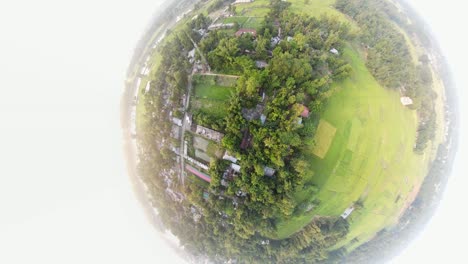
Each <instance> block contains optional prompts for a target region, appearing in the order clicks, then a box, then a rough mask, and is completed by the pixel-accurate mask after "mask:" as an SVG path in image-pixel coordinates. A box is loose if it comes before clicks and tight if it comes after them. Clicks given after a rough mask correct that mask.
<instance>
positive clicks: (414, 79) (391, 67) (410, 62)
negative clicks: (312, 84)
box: [336, 0, 436, 154]
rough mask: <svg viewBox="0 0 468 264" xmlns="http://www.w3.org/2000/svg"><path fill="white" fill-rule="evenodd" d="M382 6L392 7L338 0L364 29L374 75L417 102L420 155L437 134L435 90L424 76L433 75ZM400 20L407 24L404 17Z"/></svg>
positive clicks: (363, 38)
mask: <svg viewBox="0 0 468 264" xmlns="http://www.w3.org/2000/svg"><path fill="white" fill-rule="evenodd" d="M379 6H383V7H384V8H385V9H384V10H386V12H387V13H386V14H389V12H390V11H389V10H392V8H391V6H390V5H388V3H387V2H386V1H383V0H376V1H375V3H374V2H372V3H371V2H370V1H369V0H357V1H350V0H337V1H336V8H337V9H338V10H340V11H342V12H343V13H345V14H347V15H349V16H350V17H352V18H353V19H354V20H356V22H357V23H358V24H359V25H360V26H361V27H362V28H364V29H365V30H364V31H363V33H362V34H361V36H360V39H361V41H362V42H363V43H365V45H366V46H367V48H366V52H367V61H366V66H367V67H368V68H369V70H370V72H371V73H372V75H373V76H374V77H375V78H376V79H377V80H378V81H379V82H380V83H381V84H382V85H383V86H385V87H388V88H391V89H400V91H401V92H402V93H403V94H405V95H407V96H409V97H411V98H413V100H414V101H415V105H414V108H416V109H418V110H419V111H418V113H419V119H420V120H419V127H418V137H417V140H416V144H415V147H414V150H415V151H416V152H417V153H420V154H421V153H422V152H423V150H424V149H425V148H426V146H427V143H428V141H430V140H432V139H433V138H434V135H435V134H434V131H435V126H436V124H435V120H436V118H435V110H434V102H433V92H432V90H431V89H427V88H426V87H428V86H429V87H430V86H431V85H432V79H430V78H426V77H425V76H428V75H430V74H428V72H429V70H428V66H427V64H423V65H421V66H419V67H417V66H416V65H415V64H414V54H412V53H411V50H410V49H411V48H412V46H408V45H407V42H408V39H407V38H405V37H406V36H405V35H404V34H402V33H401V31H400V29H398V28H397V27H395V26H394V25H393V23H391V22H390V21H389V20H388V18H386V15H385V12H384V11H381V10H382V9H383V8H381V9H379ZM393 9H395V7H393ZM395 12H397V11H394V13H395ZM398 23H399V24H405V23H404V22H402V21H401V20H398ZM406 23H407V22H406ZM412 55H413V56H412Z"/></svg>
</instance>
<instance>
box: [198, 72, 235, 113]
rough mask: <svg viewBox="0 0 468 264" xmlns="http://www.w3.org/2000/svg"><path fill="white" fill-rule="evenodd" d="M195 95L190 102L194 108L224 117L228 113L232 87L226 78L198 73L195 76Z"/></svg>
mask: <svg viewBox="0 0 468 264" xmlns="http://www.w3.org/2000/svg"><path fill="white" fill-rule="evenodd" d="M194 79H195V80H196V81H195V82H194V96H193V97H192V100H191V102H190V107H191V109H192V110H198V111H200V112H202V113H204V114H206V115H209V116H213V117H216V118H224V117H225V116H226V114H227V108H228V103H229V97H230V96H231V89H232V87H228V86H224V85H226V84H228V83H229V81H228V80H226V78H219V80H218V78H217V77H216V76H203V75H197V76H195V77H194ZM231 79H232V78H231Z"/></svg>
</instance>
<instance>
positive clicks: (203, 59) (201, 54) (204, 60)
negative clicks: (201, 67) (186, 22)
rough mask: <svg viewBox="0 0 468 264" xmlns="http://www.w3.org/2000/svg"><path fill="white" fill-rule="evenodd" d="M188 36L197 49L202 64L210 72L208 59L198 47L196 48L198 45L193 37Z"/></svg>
mask: <svg viewBox="0 0 468 264" xmlns="http://www.w3.org/2000/svg"><path fill="white" fill-rule="evenodd" d="M187 36H188V38H189V39H190V41H192V43H193V46H194V47H195V49H196V50H197V52H198V54H200V57H201V58H202V62H203V64H205V65H206V66H207V68H208V72H211V68H210V65H209V64H208V61H207V60H206V58H205V55H203V53H202V52H201V51H200V49H199V48H198V45H197V43H196V42H195V41H193V39H192V38H191V37H190V35H188V34H187Z"/></svg>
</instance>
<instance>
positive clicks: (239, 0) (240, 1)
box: [232, 0, 254, 5]
mask: <svg viewBox="0 0 468 264" xmlns="http://www.w3.org/2000/svg"><path fill="white" fill-rule="evenodd" d="M253 1H254V0H236V1H235V2H234V3H232V4H234V5H235V4H244V3H252V2H253Z"/></svg>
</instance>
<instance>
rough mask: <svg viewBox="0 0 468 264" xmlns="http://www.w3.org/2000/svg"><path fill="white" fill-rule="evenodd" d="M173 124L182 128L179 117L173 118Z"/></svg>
mask: <svg viewBox="0 0 468 264" xmlns="http://www.w3.org/2000/svg"><path fill="white" fill-rule="evenodd" d="M172 123H174V125H177V126H182V120H180V118H177V117H173V118H172Z"/></svg>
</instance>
